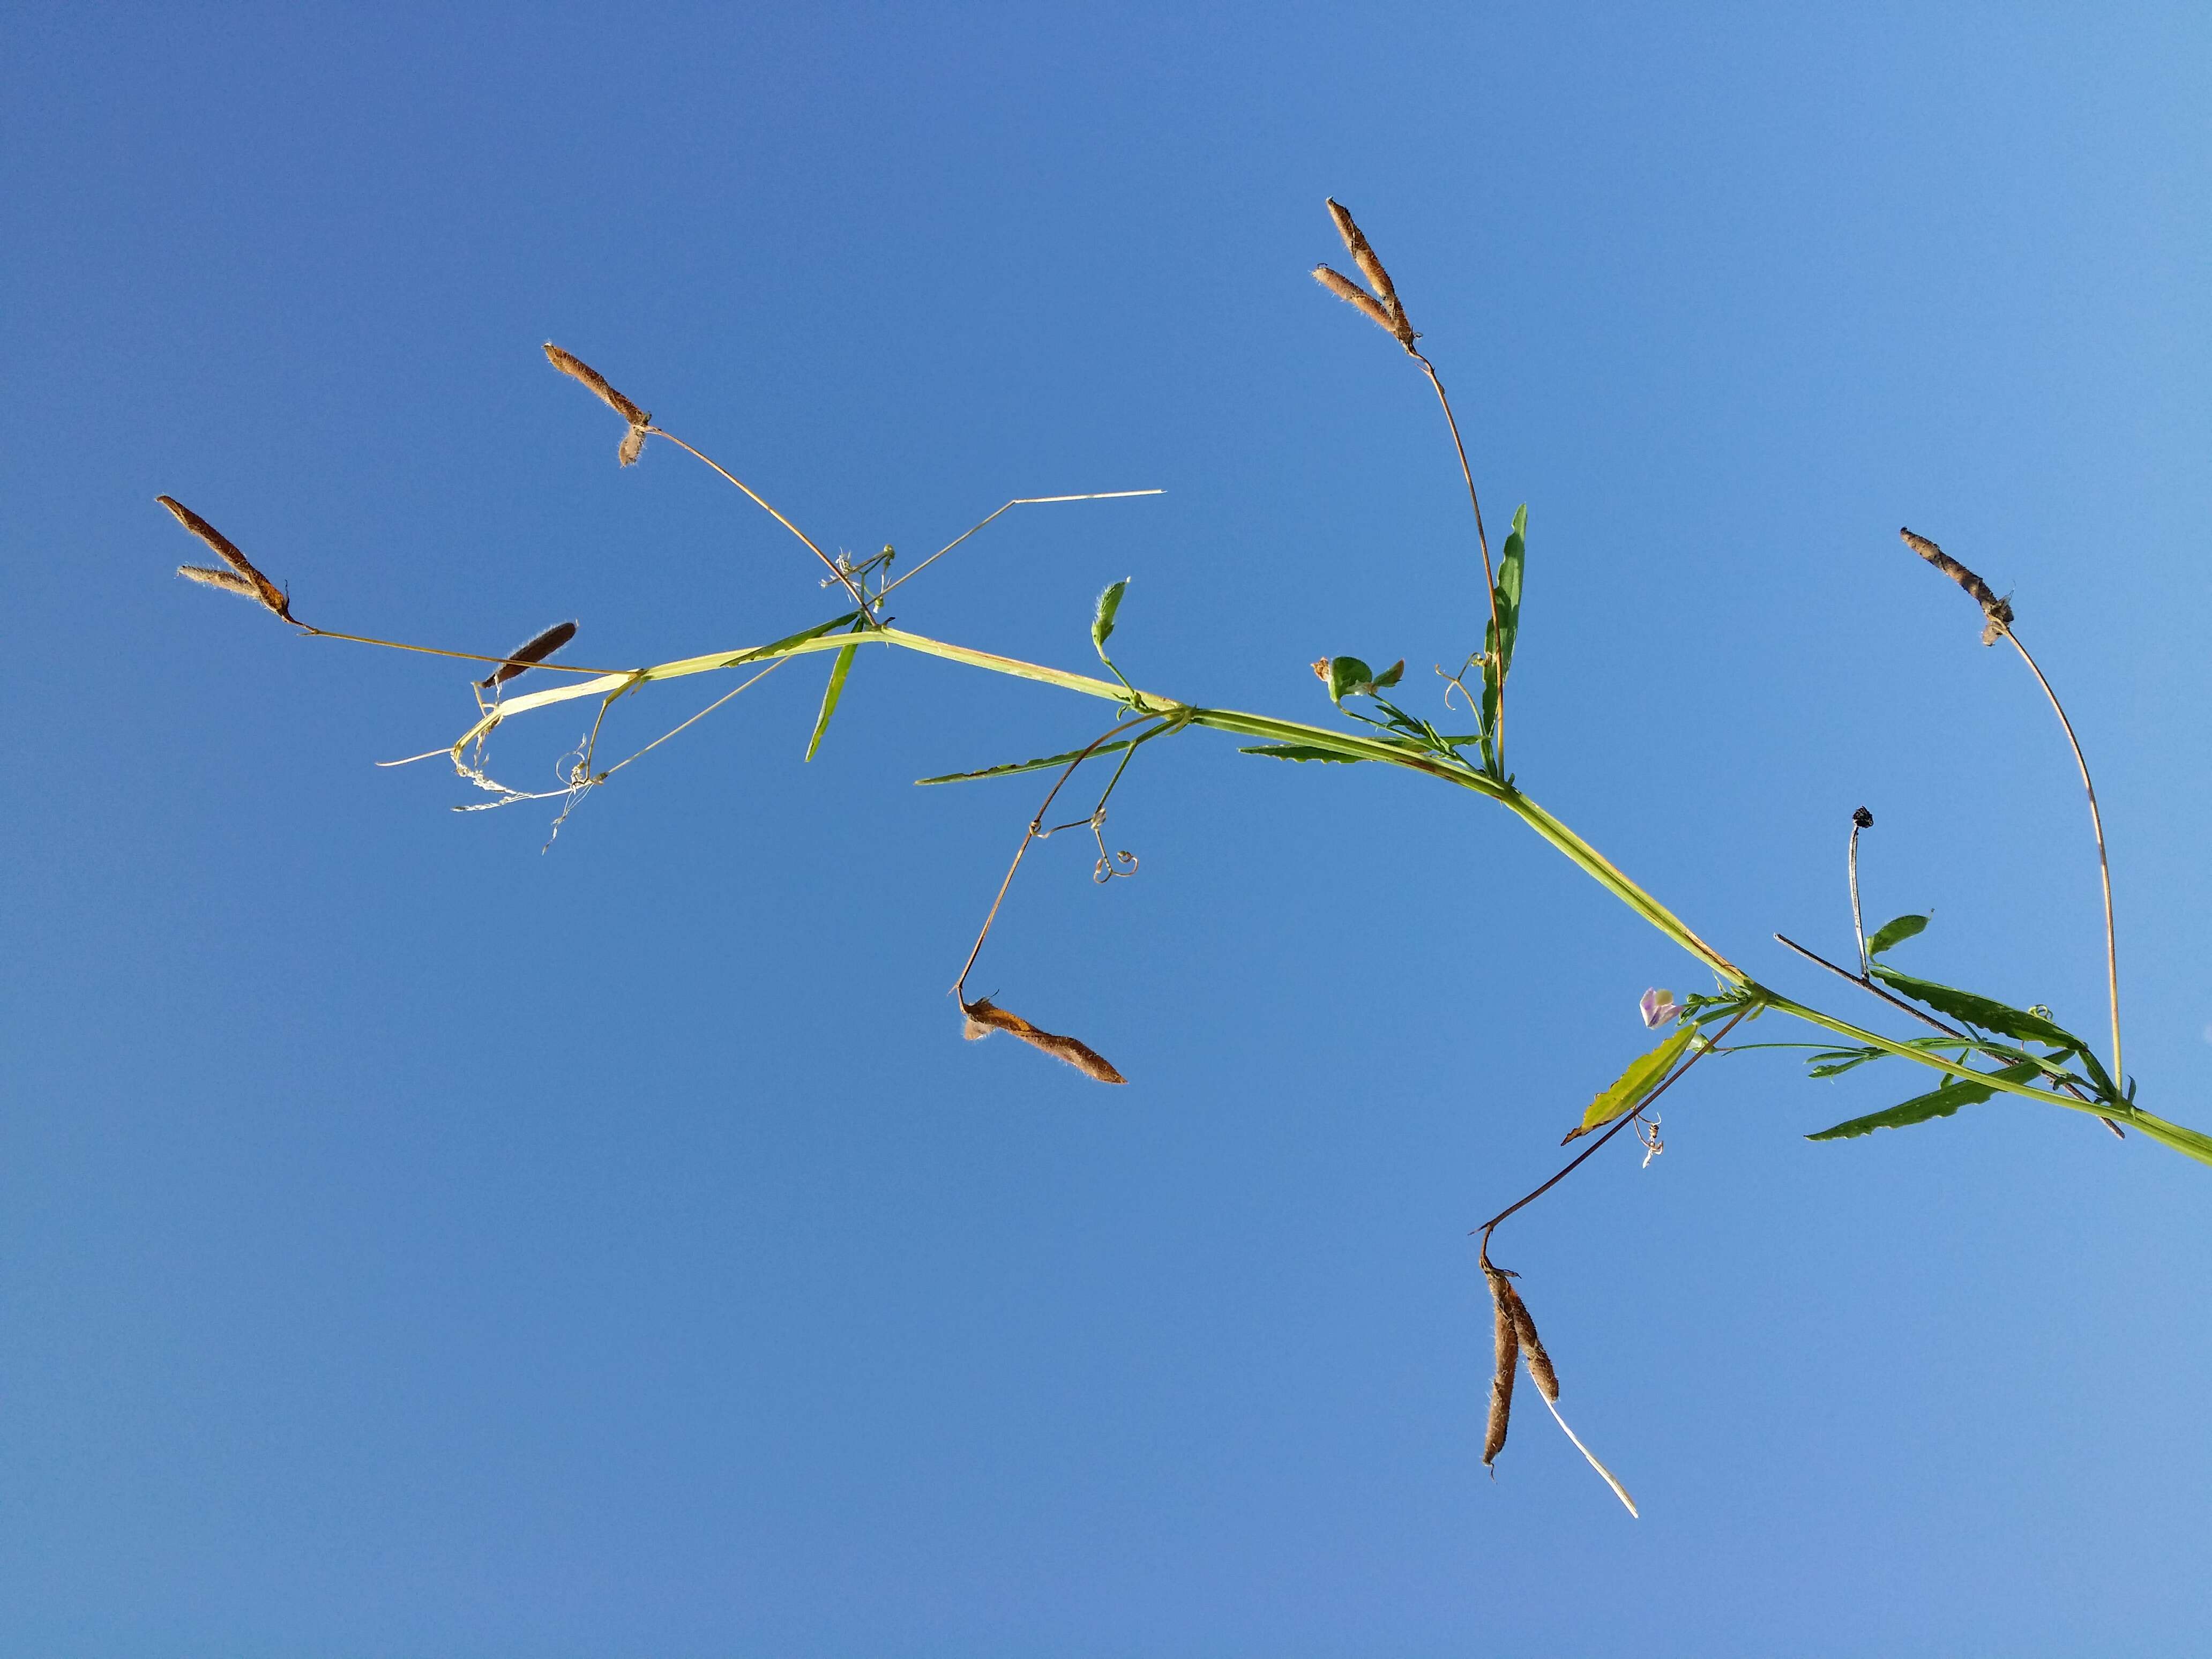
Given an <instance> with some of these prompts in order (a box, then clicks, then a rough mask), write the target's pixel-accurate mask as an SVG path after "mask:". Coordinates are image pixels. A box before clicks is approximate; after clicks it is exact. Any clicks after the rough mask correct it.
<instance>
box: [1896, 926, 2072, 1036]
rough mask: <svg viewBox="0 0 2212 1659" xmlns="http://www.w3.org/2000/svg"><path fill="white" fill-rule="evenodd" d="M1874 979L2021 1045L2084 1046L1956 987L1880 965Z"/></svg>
mask: <svg viewBox="0 0 2212 1659" xmlns="http://www.w3.org/2000/svg"><path fill="white" fill-rule="evenodd" d="M1871 948H1872V947H1869V949H1871ZM1874 976H1875V978H1876V979H1878V980H1880V981H1881V982H1882V983H1883V984H1885V985H1887V986H1888V987H1889V988H1890V989H1891V990H1893V991H1896V992H1898V993H1899V994H1903V995H1905V996H1908V997H1911V999H1912V1000H1914V1001H1915V1002H1924V1003H1926V1004H1927V1005H1928V1006H1929V1007H1930V1008H1933V1009H1935V1010H1936V1012H1938V1013H1942V1014H1948V1015H1950V1016H1951V1018H1954V1019H1963V1020H1964V1021H1966V1024H1969V1025H1978V1026H1980V1027H1981V1028H1982V1030H1984V1031H1995V1032H1997V1033H1998V1034H1999V1035H2000V1036H2008V1037H2018V1038H2019V1039H2020V1040H2021V1042H2043V1043H2048V1044H2049V1045H2050V1046H2051V1047H2052V1048H2063V1049H2069V1050H2079V1049H2082V1048H2086V1047H2087V1045H2086V1044H2085V1043H2083V1042H2082V1041H2081V1038H2080V1037H2077V1036H2075V1035H2074V1034H2073V1032H2071V1031H2069V1030H2065V1029H2064V1028H2063V1027H2062V1026H2058V1025H2054V1024H2051V1022H2050V1021H2049V1020H2047V1019H2045V1018H2041V1017H2040V1016H2039V1015H2036V1014H2031V1013H2029V1012H2027V1010H2026V1009H2024V1008H2015V1007H2013V1006H2010V1005H2008V1004H2007V1003H2002V1002H1996V1001H1992V1000H1990V998H1988V997H1984V996H1976V995H1975V994H1973V993H1972V991H1961V990H1960V989H1959V988H1958V987H1956V986H1952V985H1939V984H1937V983H1936V981H1934V980H1932V979H1915V978H1914V977H1913V976H1912V975H1910V974H1900V973H1899V972H1898V971H1897V969H1894V968H1884V967H1881V966H1880V965H1879V964H1877V965H1876V966H1875V969H1874Z"/></svg>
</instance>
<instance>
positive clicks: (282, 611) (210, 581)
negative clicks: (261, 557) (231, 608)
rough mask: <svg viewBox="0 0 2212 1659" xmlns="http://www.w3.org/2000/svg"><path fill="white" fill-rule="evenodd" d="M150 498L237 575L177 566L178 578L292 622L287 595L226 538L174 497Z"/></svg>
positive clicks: (201, 566)
mask: <svg viewBox="0 0 2212 1659" xmlns="http://www.w3.org/2000/svg"><path fill="white" fill-rule="evenodd" d="M154 499H155V501H159V502H161V505H162V506H164V507H167V508H168V509H169V511H170V512H171V513H173V514H174V515H175V516H176V520H177V522H178V523H179V524H180V525H182V526H184V527H185V529H187V530H189V531H191V532H192V534H193V535H195V536H197V537H198V538H200V540H201V541H202V542H203V543H204V544H206V546H207V548H208V550H210V552H212V553H213V554H214V555H215V556H216V557H217V558H219V559H221V560H222V562H224V563H225V564H227V565H228V566H229V567H230V568H231V570H232V571H234V572H235V573H237V574H235V575H232V574H228V573H226V572H223V571H221V570H210V569H208V568H206V567H205V566H204V565H197V564H180V565H179V566H178V567H177V574H179V576H185V577H189V578H190V579H191V580H193V581H196V582H201V583H204V584H205V585H206V586H209V587H220V588H222V590H223V591H224V592H228V593H243V594H245V595H246V597H247V598H248V599H258V600H259V601H260V602H261V603H262V604H263V605H266V606H268V607H269V609H270V610H271V611H274V612H276V615H278V616H280V617H283V619H284V620H285V621H286V622H290V621H291V620H292V599H291V596H290V595H289V594H288V593H287V592H284V590H283V588H281V587H279V586H276V583H275V582H272V581H270V580H269V578H268V577H266V576H264V575H263V574H261V573H260V572H259V571H258V570H256V569H255V568H253V565H252V561H250V560H249V559H247V557H246V555H245V554H243V553H241V552H240V551H239V550H238V549H237V548H236V547H235V546H234V545H233V544H232V543H231V540H230V538H229V537H228V536H226V535H224V534H223V533H222V532H221V531H220V530H217V529H216V527H215V526H213V525H211V524H210V523H209V522H208V521H207V520H205V519H203V518H202V517H200V515H199V514H198V513H195V512H193V511H192V510H191V508H190V507H186V506H185V504H184V503H183V502H182V501H179V500H177V499H176V498H175V497H174V496H173V495H156V496H155V497H154Z"/></svg>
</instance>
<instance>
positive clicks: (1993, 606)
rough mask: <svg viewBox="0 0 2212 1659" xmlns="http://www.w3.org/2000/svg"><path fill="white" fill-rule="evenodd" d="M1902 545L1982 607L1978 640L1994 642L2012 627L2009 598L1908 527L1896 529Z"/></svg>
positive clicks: (1990, 643)
mask: <svg viewBox="0 0 2212 1659" xmlns="http://www.w3.org/2000/svg"><path fill="white" fill-rule="evenodd" d="M1897 533H1898V534H1899V536H1902V537H1903V538H1905V545H1906V546H1907V547H1909V548H1911V550H1913V551H1914V552H1915V553H1917V554H1918V555H1919V556H1921V557H1922V558H1923V559H1925V560H1927V561H1928V562H1929V563H1930V564H1932V565H1934V566H1935V567H1936V568H1937V569H1938V570H1940V571H1942V573H1943V574H1945V575H1947V576H1948V577H1949V578H1950V579H1951V580H1953V581H1954V582H1956V583H1958V584H1959V586H1961V587H1963V588H1965V589H1966V593H1967V596H1968V597H1969V598H1970V599H1972V600H1973V602H1974V603H1975V604H1976V605H1979V606H1981V607H1982V615H1983V616H1984V617H1987V618H1988V619H1989V621H1988V623H1987V625H1986V626H1984V628H1983V629H1982V643H1983V644H1984V645H1995V644H1996V642H1997V638H1998V636H1999V635H2002V634H2003V633H2004V632H2005V631H2006V630H2007V629H2009V628H2010V627H2011V626H2012V601H2011V600H2009V599H1999V598H1998V597H1997V596H1996V594H1995V593H1993V592H1990V585H1989V584H1988V583H1987V582H1985V581H1984V580H1982V579H1981V578H1980V577H1979V576H1977V575H1976V574H1974V573H1973V572H1972V571H1971V570H1969V569H1967V568H1966V566H1964V565H1963V564H1960V562H1958V561H1957V560H1956V559H1954V558H1953V557H1952V556H1950V555H1949V554H1948V553H1946V552H1945V551H1944V550H1942V548H1940V547H1938V546H1936V544H1935V543H1933V542H1931V541H1929V539H1928V538H1927V537H1925V536H1916V535H1914V534H1913V533H1912V532H1911V531H1910V530H1905V529H1900V530H1899V532H1897Z"/></svg>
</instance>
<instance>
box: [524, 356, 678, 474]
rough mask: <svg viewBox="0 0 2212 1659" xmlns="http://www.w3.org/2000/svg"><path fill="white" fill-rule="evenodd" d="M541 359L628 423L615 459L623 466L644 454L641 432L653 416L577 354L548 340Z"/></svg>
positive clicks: (650, 424) (648, 424)
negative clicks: (614, 386) (575, 381)
mask: <svg viewBox="0 0 2212 1659" xmlns="http://www.w3.org/2000/svg"><path fill="white" fill-rule="evenodd" d="M545 359H546V361H547V362H550V363H551V364H552V365H553V367H554V368H557V369H559V370H560V371H561V372H562V374H566V375H568V377H569V378H570V379H571V380H581V381H582V382H583V383H584V384H585V385H586V386H589V387H590V388H591V389H592V392H594V393H595V394H597V396H598V398H599V401H600V402H601V403H603V404H605V405H606V406H607V407H608V408H609V409H611V410H614V412H615V413H616V414H617V415H619V416H622V417H623V419H624V420H625V421H628V422H629V431H628V432H626V433H624V434H623V441H622V447H621V448H620V449H619V450H617V451H616V453H615V458H616V459H617V460H618V461H619V462H620V463H621V464H622V465H624V466H629V465H631V464H632V463H634V462H635V460H636V459H637V458H638V457H639V455H641V453H644V450H645V435H646V433H647V429H648V428H651V427H652V425H653V416H650V415H648V414H647V413H646V412H645V410H641V409H640V408H639V407H638V406H637V405H636V404H634V403H632V402H631V401H630V400H629V398H625V397H623V395H622V393H621V392H617V391H616V390H615V389H614V388H613V387H612V386H609V385H608V384H607V377H606V376H605V375H604V374H600V373H599V370H597V369H596V368H592V366H591V365H590V364H589V363H587V362H585V361H584V360H583V359H582V358H581V357H579V356H576V355H575V354H574V352H571V351H563V350H562V349H561V348H560V347H559V346H556V345H555V344H554V343H553V342H552V341H550V340H548V341H547V342H546V343H545Z"/></svg>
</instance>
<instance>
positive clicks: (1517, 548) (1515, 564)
mask: <svg viewBox="0 0 2212 1659" xmlns="http://www.w3.org/2000/svg"><path fill="white" fill-rule="evenodd" d="M1527 563H1528V502H1526V501H1523V502H1522V503H1521V505H1520V506H1519V507H1516V508H1515V509H1514V512H1513V532H1512V533H1511V534H1510V535H1509V536H1508V537H1506V538H1505V551H1504V553H1503V554H1501V555H1499V556H1498V678H1500V679H1501V680H1502V679H1504V678H1505V676H1506V675H1508V674H1510V673H1511V672H1512V671H1513V645H1514V641H1516V640H1517V639H1518V638H1519V637H1520V635H1521V580H1522V567H1523V566H1525V565H1526V564H1527Z"/></svg>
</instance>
